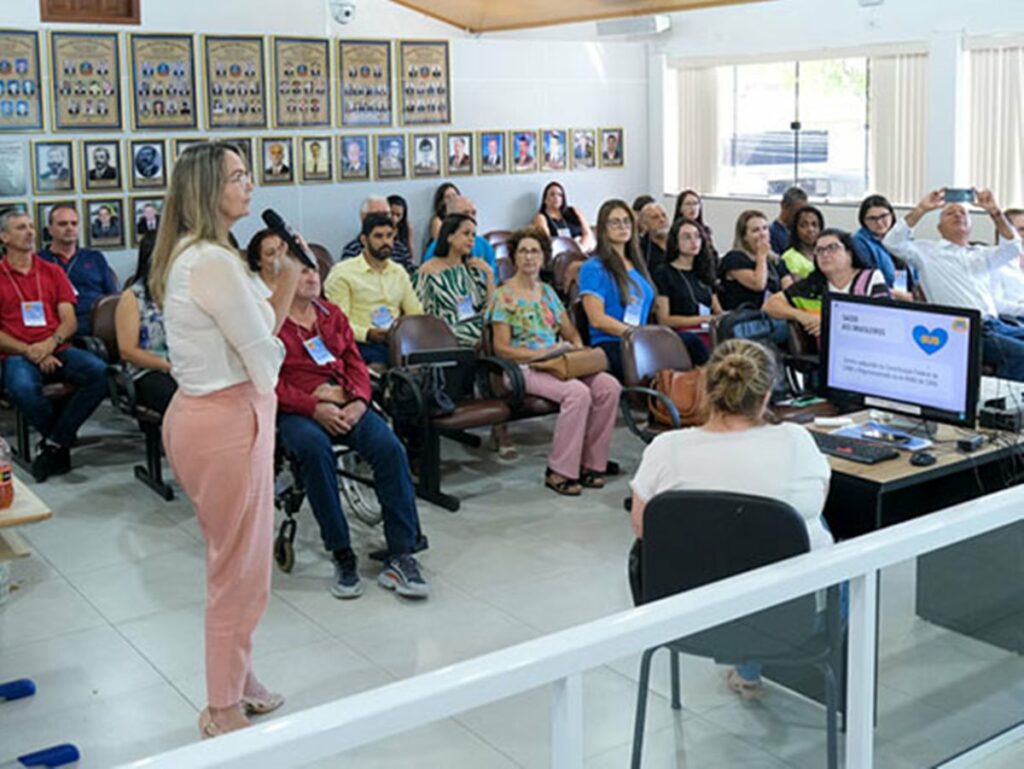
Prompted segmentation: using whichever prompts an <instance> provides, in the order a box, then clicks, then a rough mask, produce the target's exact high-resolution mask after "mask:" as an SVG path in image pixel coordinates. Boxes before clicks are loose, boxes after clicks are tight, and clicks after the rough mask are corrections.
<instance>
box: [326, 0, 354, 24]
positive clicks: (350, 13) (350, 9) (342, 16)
mask: <svg viewBox="0 0 1024 769" xmlns="http://www.w3.org/2000/svg"><path fill="white" fill-rule="evenodd" d="M330 3H331V16H333V17H334V20H335V21H336V22H338V23H339V24H348V23H349V22H350V21H352V19H354V18H355V17H356V4H355V3H351V2H346V1H345V0H330Z"/></svg>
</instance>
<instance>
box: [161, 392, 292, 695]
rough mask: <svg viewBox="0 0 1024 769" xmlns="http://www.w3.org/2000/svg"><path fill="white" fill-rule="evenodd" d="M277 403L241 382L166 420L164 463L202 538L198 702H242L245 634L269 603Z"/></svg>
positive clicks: (176, 407) (170, 412) (175, 407)
mask: <svg viewBox="0 0 1024 769" xmlns="http://www.w3.org/2000/svg"><path fill="white" fill-rule="evenodd" d="M276 410H277V398H276V396H275V395H274V394H273V393H268V394H266V395H260V394H259V393H257V392H256V389H255V388H254V387H253V386H252V385H251V384H249V383H244V384H240V385H235V386H233V387H228V388H226V389H224V390H219V391H218V392H215V393H213V394H211V395H204V396H201V397H194V396H189V395H185V394H184V393H183V392H182V391H181V390H178V392H177V393H176V394H175V396H174V398H173V400H171V405H170V406H169V407H168V409H167V414H166V415H165V416H164V426H163V439H164V448H165V450H166V451H167V458H168V460H169V461H170V463H171V467H172V469H173V470H174V474H175V476H176V477H177V478H178V481H179V482H180V483H181V487H182V488H183V489H184V491H185V493H186V494H187V495H188V497H189V499H190V500H192V505H193V506H194V507H195V510H196V517H197V518H198V519H199V526H200V528H201V529H202V531H203V536H204V537H205V538H206V696H207V701H208V703H209V704H210V706H212V707H215V708H226V707H230V706H232V705H235V704H237V703H238V702H239V700H241V698H242V689H243V687H244V686H245V678H246V674H247V673H248V672H249V670H250V666H251V659H252V636H253V633H254V632H255V630H256V625H257V624H258V623H259V621H260V617H262V616H263V612H264V610H265V609H266V608H267V601H268V600H269V598H270V571H271V558H272V553H271V550H272V540H273V530H274V417H275V412H276Z"/></svg>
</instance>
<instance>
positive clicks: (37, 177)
mask: <svg viewBox="0 0 1024 769" xmlns="http://www.w3.org/2000/svg"><path fill="white" fill-rule="evenodd" d="M32 191H33V192H34V193H35V194H36V195H49V194H52V193H59V192H65V193H66V192H74V191H75V157H74V153H73V152H72V142H71V140H70V139H68V140H66V141H45V142H32Z"/></svg>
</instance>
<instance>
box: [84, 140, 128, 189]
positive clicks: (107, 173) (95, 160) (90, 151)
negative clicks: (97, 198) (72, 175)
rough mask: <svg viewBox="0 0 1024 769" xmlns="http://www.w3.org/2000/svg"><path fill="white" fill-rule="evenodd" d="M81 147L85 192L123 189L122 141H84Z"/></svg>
mask: <svg viewBox="0 0 1024 769" xmlns="http://www.w3.org/2000/svg"><path fill="white" fill-rule="evenodd" d="M81 146H82V163H81V166H80V168H81V169H82V190H83V192H97V191H99V190H119V189H121V187H122V186H123V184H124V182H123V177H122V175H121V140H120V139H83V140H82V142H81Z"/></svg>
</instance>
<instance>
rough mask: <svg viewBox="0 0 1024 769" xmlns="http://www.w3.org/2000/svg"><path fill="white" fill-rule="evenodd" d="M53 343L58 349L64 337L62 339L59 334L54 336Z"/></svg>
mask: <svg viewBox="0 0 1024 769" xmlns="http://www.w3.org/2000/svg"><path fill="white" fill-rule="evenodd" d="M53 341H54V342H56V343H57V346H58V347H60V346H61V345H62V344H64V337H62V336H61V335H60V334H54V335H53Z"/></svg>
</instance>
